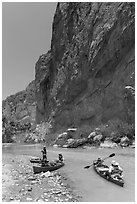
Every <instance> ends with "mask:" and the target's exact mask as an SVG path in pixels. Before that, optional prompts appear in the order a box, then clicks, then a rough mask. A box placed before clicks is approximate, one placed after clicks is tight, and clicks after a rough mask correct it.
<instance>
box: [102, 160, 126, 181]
mask: <svg viewBox="0 0 137 204" xmlns="http://www.w3.org/2000/svg"><path fill="white" fill-rule="evenodd" d="M122 172H123V170H122V168H121V167H120V166H119V164H118V163H117V162H115V161H112V162H111V165H110V167H109V170H108V172H106V173H107V175H108V176H110V175H111V176H113V177H116V176H117V177H119V178H120V177H121V178H122Z"/></svg>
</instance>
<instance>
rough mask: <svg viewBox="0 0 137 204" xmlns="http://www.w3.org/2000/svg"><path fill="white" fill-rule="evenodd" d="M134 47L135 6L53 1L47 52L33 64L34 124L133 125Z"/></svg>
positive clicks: (125, 3)
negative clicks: (119, 122)
mask: <svg viewBox="0 0 137 204" xmlns="http://www.w3.org/2000/svg"><path fill="white" fill-rule="evenodd" d="M134 45H135V3H133V2H131V3H130V2H121V3H120V2H115V3H110V2H107V3H104V2H101V3H99V2H96V3H95V2H92V3H90V2H87V3H84V2H82V3H78V2H71V3H69V2H66V3H58V5H57V9H56V13H55V16H54V21H53V33H52V41H51V50H50V51H49V52H48V53H47V54H43V55H42V56H40V58H39V60H38V61H37V63H36V66H35V70H36V75H35V82H36V101H37V107H36V122H37V123H40V122H41V121H48V120H52V121H53V122H54V127H55V129H60V128H62V127H70V126H81V125H83V124H84V125H90V126H96V125H98V124H101V123H106V122H107V121H108V120H110V119H116V118H118V119H120V120H122V121H125V122H128V123H134V112H135V109H134V86H135V80H134V77H135V71H134V67H135V64H134V63H135V56H134V55H135V49H134ZM129 87H130V88H129ZM25 115H26V113H25V112H22V115H21V116H20V117H24V116H25Z"/></svg>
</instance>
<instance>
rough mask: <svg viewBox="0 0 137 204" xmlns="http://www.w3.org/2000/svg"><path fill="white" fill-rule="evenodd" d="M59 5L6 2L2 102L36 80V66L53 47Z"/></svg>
mask: <svg viewBox="0 0 137 204" xmlns="http://www.w3.org/2000/svg"><path fill="white" fill-rule="evenodd" d="M56 5H57V2H3V3H2V99H5V98H6V97H7V96H10V95H12V94H15V93H17V92H18V91H22V90H24V89H25V88H26V87H27V85H28V84H29V83H30V82H31V81H32V80H34V78H35V63H36V62H37V60H38V58H39V56H40V55H41V54H44V53H47V51H48V50H49V49H50V45H51V37H52V22H53V17H54V14H55V10H56Z"/></svg>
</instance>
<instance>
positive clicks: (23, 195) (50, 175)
mask: <svg viewBox="0 0 137 204" xmlns="http://www.w3.org/2000/svg"><path fill="white" fill-rule="evenodd" d="M12 157H13V156H12V155H3V157H2V159H3V165H2V201H3V202H11V201H12V202H13V201H14V202H17V201H19V202H34V201H37V202H45V201H46V202H75V201H76V202H77V201H78V196H77V195H75V194H73V193H72V190H71V189H70V187H68V185H67V187H66V185H65V184H64V183H63V177H62V176H61V174H60V173H59V171H55V172H46V173H40V174H33V171H32V165H31V164H30V163H29V159H30V158H29V156H25V157H24V155H23V156H15V158H14V159H13V158H12ZM13 161H14V162H13ZM64 180H65V179H64ZM65 182H66V181H65Z"/></svg>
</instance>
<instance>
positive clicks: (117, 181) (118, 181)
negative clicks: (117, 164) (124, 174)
mask: <svg viewBox="0 0 137 204" xmlns="http://www.w3.org/2000/svg"><path fill="white" fill-rule="evenodd" d="M93 168H94V170H95V171H96V173H97V174H99V175H100V176H101V177H103V178H104V179H106V180H108V181H111V182H112V183H115V184H117V185H119V186H121V187H123V186H124V180H123V179H122V178H119V179H118V178H113V177H111V176H108V175H106V172H105V170H106V169H108V168H109V167H108V166H107V165H103V166H102V167H97V166H96V165H95V164H94V163H93ZM101 168H102V169H101ZM103 168H104V171H103Z"/></svg>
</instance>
